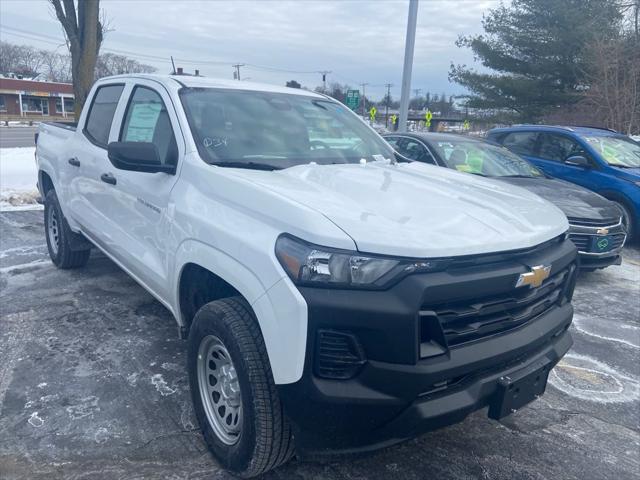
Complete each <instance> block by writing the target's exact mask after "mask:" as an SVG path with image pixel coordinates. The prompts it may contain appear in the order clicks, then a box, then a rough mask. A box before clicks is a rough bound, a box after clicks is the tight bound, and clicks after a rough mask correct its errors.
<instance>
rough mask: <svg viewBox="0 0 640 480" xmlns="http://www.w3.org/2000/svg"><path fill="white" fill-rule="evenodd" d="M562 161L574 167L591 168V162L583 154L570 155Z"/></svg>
mask: <svg viewBox="0 0 640 480" xmlns="http://www.w3.org/2000/svg"><path fill="white" fill-rule="evenodd" d="M564 163H566V164H567V165H573V166H574V167H582V168H591V162H590V161H589V159H588V158H587V157H585V156H583V155H572V156H570V157H567V158H566V159H565V161H564Z"/></svg>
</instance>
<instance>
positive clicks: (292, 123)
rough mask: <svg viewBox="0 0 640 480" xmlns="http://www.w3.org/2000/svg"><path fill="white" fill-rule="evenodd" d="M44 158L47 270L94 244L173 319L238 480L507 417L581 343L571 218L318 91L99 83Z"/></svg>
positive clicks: (40, 155) (52, 136)
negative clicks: (482, 413)
mask: <svg viewBox="0 0 640 480" xmlns="http://www.w3.org/2000/svg"><path fill="white" fill-rule="evenodd" d="M347 139H349V141H347ZM36 157H37V165H38V171H39V173H38V177H39V181H38V187H39V189H40V192H41V194H42V195H43V197H44V198H45V210H44V220H45V234H46V239H47V246H48V250H49V255H50V257H51V260H52V262H53V263H54V264H55V265H56V266H58V267H60V268H74V267H81V266H83V265H84V264H86V263H87V261H88V260H89V255H90V248H92V247H94V246H95V247H97V248H98V249H100V250H102V251H103V252H104V253H105V254H106V255H107V256H108V257H109V258H111V259H113V261H114V262H116V263H117V264H118V265H120V266H121V267H122V268H123V269H124V270H125V271H126V272H127V273H129V274H130V275H131V276H132V277H133V278H134V279H135V280H136V281H138V282H139V283H140V284H141V285H142V286H143V287H144V288H146V289H147V290H148V291H149V292H150V293H151V294H152V295H153V296H155V297H156V298H157V299H158V301H160V302H161V303H162V304H163V305H164V306H165V307H166V308H167V309H168V310H169V311H170V312H171V313H172V314H173V315H174V317H175V318H176V320H177V323H178V325H179V332H180V334H181V336H182V337H184V338H187V339H188V354H187V358H188V362H187V370H188V375H189V380H190V386H191V394H192V400H193V403H194V410H195V415H196V417H197V419H198V422H199V424H200V427H201V429H202V432H203V434H204V439H205V441H206V443H207V445H208V447H209V449H210V450H211V452H213V454H214V455H215V456H216V458H217V459H218V461H219V462H220V464H221V465H223V466H224V467H225V468H227V469H229V470H231V471H232V472H234V473H235V474H238V475H241V476H244V477H250V476H254V475H259V474H261V473H263V472H265V471H267V470H270V469H272V468H274V467H276V466H278V465H280V464H282V463H284V462H286V461H287V460H288V459H289V458H291V456H292V455H293V454H294V450H295V451H296V452H297V453H298V454H299V455H302V456H304V455H306V454H309V453H326V452H327V451H344V452H353V451H363V450H371V449H374V448H379V447H383V446H386V445H390V444H392V443H395V442H398V441H401V440H404V439H408V438H411V437H413V436H415V435H418V434H420V433H421V432H424V431H427V430H429V429H434V428H438V427H442V426H444V425H447V424H451V423H454V422H458V421H461V420H462V419H463V418H464V417H465V416H467V415H468V414H469V413H471V412H473V411H475V410H478V409H481V408H483V407H488V412H489V416H490V417H491V418H494V419H499V418H502V417H504V416H506V415H509V414H510V413H511V412H513V411H515V410H517V409H519V408H521V407H522V406H524V405H525V404H527V403H528V402H530V401H532V400H533V399H534V398H536V397H537V396H539V395H540V394H542V393H543V392H544V389H545V385H546V381H547V376H548V374H549V371H550V369H551V368H552V367H553V366H554V365H555V364H556V363H557V362H558V361H559V360H560V358H561V357H562V356H563V355H564V354H565V353H566V352H567V350H568V349H569V348H570V346H571V343H572V340H571V336H570V334H569V332H568V328H569V325H570V323H571V318H572V314H573V309H572V306H571V297H572V293H573V288H574V284H575V277H576V273H577V266H576V264H577V252H576V248H575V246H574V245H573V243H571V242H570V241H569V240H568V238H567V236H566V231H567V229H568V227H569V225H568V223H567V220H566V217H565V216H564V214H563V213H562V212H561V211H560V210H559V209H557V208H556V207H555V206H553V205H552V204H550V203H549V202H547V201H545V200H543V199H541V198H540V197H538V196H536V195H534V194H531V193H529V192H526V191H523V190H521V189H518V188H516V187H513V186H511V185H507V184H498V183H496V182H493V181H488V180H486V179H483V178H479V177H474V176H472V175H464V174H461V173H458V172H453V171H449V170H445V169H441V168H434V167H430V166H427V165H422V164H420V163H417V162H404V163H403V162H400V163H398V162H395V161H393V157H394V152H393V150H392V149H391V147H389V145H388V144H387V143H386V142H385V141H384V140H383V139H382V138H381V137H380V136H379V135H378V134H376V133H375V132H374V131H373V130H372V129H371V128H370V127H369V126H367V125H366V124H365V123H364V122H363V121H362V120H360V119H359V118H358V116H357V115H356V114H354V113H353V112H351V111H350V110H349V109H347V108H346V107H344V106H343V105H342V104H340V103H339V102H337V101H335V100H333V99H331V98H328V97H325V96H323V95H319V94H315V93H312V92H309V91H306V90H300V89H287V88H284V87H283V88H280V87H276V86H273V85H259V84H251V83H248V82H237V81H225V80H213V79H206V78H202V77H182V76H161V75H148V76H145V75H124V76H116V77H109V78H102V79H100V80H98V81H97V82H96V83H95V85H94V86H93V88H92V90H91V92H90V94H89V97H88V98H87V101H86V104H85V107H84V108H83V110H82V114H81V115H80V118H79V122H78V125H77V128H74V127H64V126H61V125H57V124H41V126H40V129H39V137H38V140H37V147H36ZM87 321H92V319H87Z"/></svg>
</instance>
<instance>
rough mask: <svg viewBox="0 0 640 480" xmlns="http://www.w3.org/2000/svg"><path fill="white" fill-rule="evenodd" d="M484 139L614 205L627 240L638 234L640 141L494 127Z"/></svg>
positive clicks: (592, 131)
mask: <svg viewBox="0 0 640 480" xmlns="http://www.w3.org/2000/svg"><path fill="white" fill-rule="evenodd" d="M487 138H488V140H490V141H492V142H495V143H499V144H501V145H504V146H505V147H507V148H508V149H510V150H511V151H513V152H515V153H517V154H519V155H521V156H522V157H524V158H526V159H527V160H529V161H530V162H532V163H534V164H535V165H536V166H537V167H538V168H540V170H542V171H544V172H545V173H546V174H548V175H549V176H551V177H555V178H559V179H561V180H566V181H568V182H572V183H575V184H578V185H581V186H583V187H585V188H588V189H589V190H593V191H594V192H597V193H599V194H600V195H602V196H603V197H606V198H608V199H609V200H612V201H613V202H615V203H617V204H618V206H619V207H620V209H621V211H622V213H623V222H624V224H625V225H626V227H627V232H628V234H629V237H631V236H632V235H638V233H640V231H639V230H640V221H639V218H640V143H638V142H635V141H634V140H631V139H630V138H629V137H627V136H625V135H622V134H620V133H617V132H615V131H612V130H606V129H600V128H592V127H559V126H548V125H518V126H514V127H509V128H495V129H493V130H491V131H489V133H488V135H487Z"/></svg>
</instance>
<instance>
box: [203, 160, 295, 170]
mask: <svg viewBox="0 0 640 480" xmlns="http://www.w3.org/2000/svg"><path fill="white" fill-rule="evenodd" d="M210 164H211V165H215V166H216V167H228V168H248V169H251V170H282V169H283V167H282V166H281V165H274V164H273V163H266V162H238V161H226V162H211V163H210Z"/></svg>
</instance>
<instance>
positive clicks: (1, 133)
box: [0, 127, 38, 148]
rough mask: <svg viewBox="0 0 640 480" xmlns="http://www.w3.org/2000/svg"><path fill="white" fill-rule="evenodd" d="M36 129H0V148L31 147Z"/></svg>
mask: <svg viewBox="0 0 640 480" xmlns="http://www.w3.org/2000/svg"><path fill="white" fill-rule="evenodd" d="M37 131H38V127H0V148H12V147H33V146H34V143H35V141H34V134H35V133H36V132H37Z"/></svg>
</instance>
